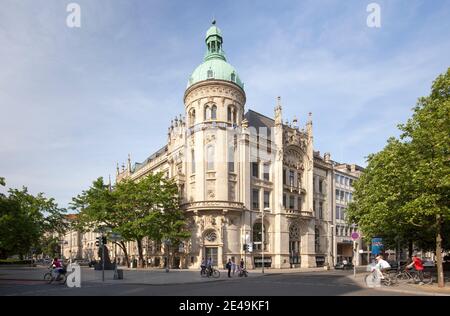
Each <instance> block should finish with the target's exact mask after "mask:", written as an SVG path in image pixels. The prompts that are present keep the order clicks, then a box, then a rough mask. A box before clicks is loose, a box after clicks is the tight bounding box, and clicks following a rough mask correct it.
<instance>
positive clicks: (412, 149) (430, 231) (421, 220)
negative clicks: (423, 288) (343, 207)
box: [348, 68, 450, 286]
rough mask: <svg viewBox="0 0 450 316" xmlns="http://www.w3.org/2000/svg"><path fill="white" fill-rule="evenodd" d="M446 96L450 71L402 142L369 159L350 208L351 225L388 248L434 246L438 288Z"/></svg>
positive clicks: (449, 113)
mask: <svg viewBox="0 0 450 316" xmlns="http://www.w3.org/2000/svg"><path fill="white" fill-rule="evenodd" d="M449 96H450V68H449V69H448V70H447V72H446V73H445V74H443V75H441V76H439V77H438V78H437V79H436V80H435V82H434V83H433V86H432V91H431V94H430V95H429V96H428V97H424V98H420V99H419V101H418V103H417V106H416V107H415V108H414V113H413V116H412V118H410V119H409V120H408V121H407V123H406V124H404V125H400V126H399V128H400V130H401V131H402V134H401V136H400V138H399V139H395V138H390V139H389V140H388V144H387V145H386V147H385V148H384V149H383V150H382V151H380V152H379V153H377V154H374V155H370V156H369V158H368V166H367V168H366V170H365V172H364V174H363V175H362V176H361V178H360V179H359V180H358V181H357V182H356V184H355V193H354V202H353V203H351V204H350V206H349V210H348V215H349V217H348V219H349V221H351V222H356V223H358V225H359V226H360V227H361V229H362V231H363V233H364V235H366V236H369V237H373V236H382V237H384V238H385V240H386V242H387V244H388V245H394V244H395V243H396V242H398V241H399V240H401V241H402V242H408V244H410V245H412V242H414V243H415V244H416V245H420V246H422V247H423V248H424V249H429V248H431V247H434V249H435V253H436V258H437V267H438V284H439V286H444V275H443V269H442V251H443V247H448V245H449V241H448V238H449V237H450V236H449V235H445V234H443V233H444V232H445V231H447V232H448V229H449V226H450V225H449V221H450V210H449V201H450V194H449V193H450V100H449ZM443 238H444V240H443ZM447 249H448V248H447Z"/></svg>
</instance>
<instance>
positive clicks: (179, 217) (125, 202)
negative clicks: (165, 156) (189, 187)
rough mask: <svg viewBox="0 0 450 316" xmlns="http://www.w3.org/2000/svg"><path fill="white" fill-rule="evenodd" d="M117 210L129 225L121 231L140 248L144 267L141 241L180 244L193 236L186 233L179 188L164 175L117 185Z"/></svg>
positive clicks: (141, 262) (157, 174)
mask: <svg viewBox="0 0 450 316" xmlns="http://www.w3.org/2000/svg"><path fill="white" fill-rule="evenodd" d="M115 192H116V193H117V197H118V198H117V201H118V205H117V207H118V210H119V213H120V214H121V216H123V217H125V218H126V219H127V223H126V224H125V225H123V226H122V227H121V229H120V230H119V231H120V233H121V234H122V236H127V237H128V238H133V239H134V240H135V241H136V244H137V248H138V256H139V264H140V265H142V264H143V259H144V258H143V247H142V241H143V239H144V238H145V237H148V238H149V239H150V240H158V241H159V240H162V239H166V240H169V239H170V240H171V243H177V244H179V243H180V240H181V239H186V238H188V237H189V236H190V234H189V233H188V232H187V231H186V230H185V229H184V223H185V220H184V213H183V212H181V211H180V208H179V203H178V202H179V201H178V187H177V185H176V184H175V182H174V181H172V180H170V179H166V178H165V177H164V175H163V174H162V173H156V174H149V175H148V176H145V177H143V178H141V179H139V181H132V180H124V181H121V182H119V183H118V184H117V185H116V188H115Z"/></svg>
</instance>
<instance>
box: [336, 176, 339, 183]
mask: <svg viewBox="0 0 450 316" xmlns="http://www.w3.org/2000/svg"><path fill="white" fill-rule="evenodd" d="M335 180H336V183H339V175H338V174H337V175H336V176H335Z"/></svg>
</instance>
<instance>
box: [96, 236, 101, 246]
mask: <svg viewBox="0 0 450 316" xmlns="http://www.w3.org/2000/svg"><path fill="white" fill-rule="evenodd" d="M95 239H97V241H96V242H95V246H97V247H100V244H101V243H102V237H97V238H95Z"/></svg>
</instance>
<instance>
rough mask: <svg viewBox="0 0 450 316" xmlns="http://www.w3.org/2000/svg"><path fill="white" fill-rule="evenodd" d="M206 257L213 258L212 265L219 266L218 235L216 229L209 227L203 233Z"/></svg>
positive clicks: (206, 258)
mask: <svg viewBox="0 0 450 316" xmlns="http://www.w3.org/2000/svg"><path fill="white" fill-rule="evenodd" d="M203 240H204V242H203V245H204V252H203V253H204V257H205V260H206V261H207V260H208V259H209V258H211V260H212V265H213V266H215V267H217V266H218V264H219V247H218V246H217V242H218V235H217V231H216V230H214V229H208V230H207V231H205V232H204V233H203Z"/></svg>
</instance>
